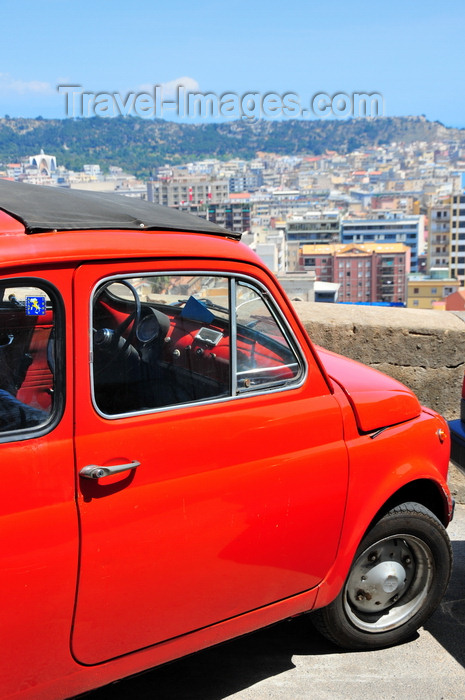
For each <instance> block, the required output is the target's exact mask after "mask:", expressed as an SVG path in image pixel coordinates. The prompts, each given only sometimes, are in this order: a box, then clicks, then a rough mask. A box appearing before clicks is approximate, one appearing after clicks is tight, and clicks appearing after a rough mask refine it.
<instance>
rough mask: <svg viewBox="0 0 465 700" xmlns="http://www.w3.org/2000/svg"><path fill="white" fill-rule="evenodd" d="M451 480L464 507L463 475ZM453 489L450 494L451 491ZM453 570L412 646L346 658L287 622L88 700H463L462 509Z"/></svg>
mask: <svg viewBox="0 0 465 700" xmlns="http://www.w3.org/2000/svg"><path fill="white" fill-rule="evenodd" d="M452 476H453V481H454V484H453V486H454V487H455V485H456V482H458V489H456V491H457V496H459V498H458V500H459V501H462V498H461V495H462V491H461V488H462V486H463V484H465V477H464V480H463V483H462V482H461V480H460V479H461V475H460V474H459V475H458V477H459V478H458V479H456V478H455V477H456V475H454V474H453V475H452ZM453 490H454V489H453ZM449 536H450V537H451V540H452V547H453V552H454V568H453V574H452V579H451V582H450V585H449V588H448V591H447V593H446V595H445V597H444V599H443V602H442V604H441V606H440V607H439V609H438V610H437V611H436V612H435V613H434V615H433V616H432V617H431V618H430V620H429V621H428V623H427V624H426V626H425V627H424V628H422V629H420V631H419V632H418V634H416V635H415V637H414V638H412V639H411V640H410V641H408V642H406V643H404V644H402V645H400V646H397V647H393V648H390V649H384V650H381V651H372V652H357V653H350V652H344V651H341V650H339V649H338V648H336V647H335V646H333V645H332V644H331V643H330V642H328V641H326V640H325V639H323V638H322V637H321V636H320V635H319V634H318V633H317V632H316V630H314V628H313V627H312V624H311V616H304V617H299V618H294V619H292V620H287V621H285V622H282V623H279V624H277V625H275V626H273V627H270V628H267V629H265V630H260V631H259V632H255V633H253V634H250V635H248V636H246V637H242V638H240V639H236V640H233V641H231V642H227V643H225V644H222V645H220V646H217V647H214V648H211V649H207V650H205V651H202V652H199V653H197V654H194V655H192V656H189V657H186V658H184V659H181V660H179V661H176V662H173V663H171V664H167V665H166V666H162V667H159V668H156V669H154V670H152V671H149V672H147V673H144V674H142V675H140V676H137V677H133V678H130V679H125V680H122V681H120V682H118V683H116V684H113V685H110V686H106V687H105V688H101V689H99V690H96V691H93V692H92V693H89V694H88V695H86V696H85V697H86V698H88V699H89V700H123V698H124V700H127V698H131V700H155V699H156V700H224V699H225V698H234V699H235V700H326V698H328V700H329V699H331V700H349V699H353V700H358V699H360V700H362V698H363V700H367V698H368V699H370V698H376V699H377V700H401V699H402V700H405V698H408V699H409V700H416V699H417V698H418V699H420V698H421V699H422V700H454V699H456V698H457V700H463V699H464V698H465V505H464V504H463V501H462V502H461V503H459V504H458V505H457V507H456V514H455V518H454V520H453V522H452V523H451V525H450V526H449Z"/></svg>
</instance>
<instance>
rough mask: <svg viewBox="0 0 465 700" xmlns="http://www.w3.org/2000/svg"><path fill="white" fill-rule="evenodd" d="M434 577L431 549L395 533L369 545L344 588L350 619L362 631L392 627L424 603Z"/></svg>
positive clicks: (356, 563) (377, 630)
mask: <svg viewBox="0 0 465 700" xmlns="http://www.w3.org/2000/svg"><path fill="white" fill-rule="evenodd" d="M433 576H434V559H433V555H432V553H431V550H430V548H429V547H428V546H427V545H426V544H425V543H424V542H423V541H422V540H420V539H418V538H417V537H413V536H412V535H405V534H400V533H399V534H398V535H395V536H391V537H386V538H385V539H383V540H379V541H378V542H376V543H375V544H373V545H371V546H370V547H368V548H367V549H366V550H365V551H364V552H363V553H362V554H361V555H360V556H359V557H358V558H357V560H356V562H355V563H354V565H353V567H352V570H351V573H350V576H349V578H348V580H347V583H346V586H345V589H344V609H345V612H346V614H347V617H348V618H349V620H350V622H351V623H352V624H353V625H354V626H355V627H357V628H358V629H360V630H363V631H365V632H372V633H379V632H386V631H388V630H391V629H395V628H397V627H400V626H401V625H403V624H405V623H406V622H407V621H408V620H410V619H411V618H412V617H414V615H416V613H417V612H418V611H419V610H420V609H421V607H422V606H423V604H424V602H425V600H426V598H427V596H428V593H429V590H430V588H431V584H432V581H433Z"/></svg>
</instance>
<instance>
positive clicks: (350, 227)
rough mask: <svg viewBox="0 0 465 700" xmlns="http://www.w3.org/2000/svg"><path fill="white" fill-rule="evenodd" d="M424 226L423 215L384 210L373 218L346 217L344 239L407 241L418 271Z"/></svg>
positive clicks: (366, 241)
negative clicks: (401, 213) (409, 214)
mask: <svg viewBox="0 0 465 700" xmlns="http://www.w3.org/2000/svg"><path fill="white" fill-rule="evenodd" d="M464 214H465V211H464ZM464 221H465V219H464ZM424 230H425V225H424V216H423V215H418V216H403V215H400V214H397V213H395V212H384V213H379V214H377V215H376V216H375V215H374V213H373V215H372V216H371V217H370V218H368V217H367V218H363V219H362V218H358V219H343V220H342V226H341V241H342V243H345V244H349V243H357V244H358V243H368V244H379V243H389V244H391V243H402V244H404V245H407V246H409V248H410V250H411V258H410V265H411V269H412V271H413V272H417V270H418V255H419V253H422V252H423V247H424ZM464 233H465V229H464Z"/></svg>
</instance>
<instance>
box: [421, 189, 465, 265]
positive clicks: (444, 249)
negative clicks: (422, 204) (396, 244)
mask: <svg viewBox="0 0 465 700" xmlns="http://www.w3.org/2000/svg"><path fill="white" fill-rule="evenodd" d="M451 213H452V207H451V198H450V197H447V198H446V199H445V200H443V201H441V202H438V203H437V204H436V205H434V206H432V207H430V209H429V211H428V218H429V231H428V254H427V255H428V257H427V260H428V262H427V268H428V270H431V269H432V268H442V269H444V270H446V271H447V276H449V275H450V263H451V260H450V258H451ZM464 250H465V248H464Z"/></svg>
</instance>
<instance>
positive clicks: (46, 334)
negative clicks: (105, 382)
mask: <svg viewBox="0 0 465 700" xmlns="http://www.w3.org/2000/svg"><path fill="white" fill-rule="evenodd" d="M55 307H56V304H55V303H54V301H53V299H52V298H51V296H50V295H49V293H48V291H47V289H46V286H44V287H41V286H37V283H34V282H33V281H31V280H21V279H14V280H0V437H4V436H5V437H6V436H7V434H9V433H10V432H11V433H12V436H11V438H12V439H16V438H17V435H18V431H19V433H20V434H22V433H25V432H26V431H30V429H31V428H37V427H40V426H45V425H46V424H47V422H49V421H50V418H51V416H52V415H53V410H54V407H55V404H56V388H57V387H56V363H55V357H56V352H55V344H56V328H55V325H56V319H57V314H56V308H55Z"/></svg>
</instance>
